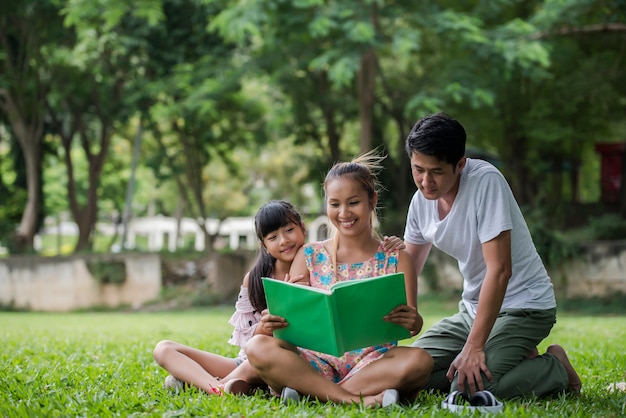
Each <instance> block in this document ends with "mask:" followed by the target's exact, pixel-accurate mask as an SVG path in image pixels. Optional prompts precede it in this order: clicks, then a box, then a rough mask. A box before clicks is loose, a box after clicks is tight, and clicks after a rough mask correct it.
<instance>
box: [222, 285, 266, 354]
mask: <svg viewBox="0 0 626 418" xmlns="http://www.w3.org/2000/svg"><path fill="white" fill-rule="evenodd" d="M260 321H261V312H257V311H256V310H255V309H254V307H253V306H252V303H251V302H250V298H249V297H248V288H247V287H243V286H241V289H239V296H238V297H237V302H236V303H235V313H234V314H233V316H231V317H230V319H229V321H228V323H229V324H231V325H232V326H233V327H235V329H234V330H233V333H232V335H231V336H230V339H229V340H228V343H229V344H232V345H238V346H239V347H243V346H244V345H245V344H246V342H248V340H249V339H250V338H252V336H253V335H254V330H255V328H256V325H257V324H258V323H259V322H260Z"/></svg>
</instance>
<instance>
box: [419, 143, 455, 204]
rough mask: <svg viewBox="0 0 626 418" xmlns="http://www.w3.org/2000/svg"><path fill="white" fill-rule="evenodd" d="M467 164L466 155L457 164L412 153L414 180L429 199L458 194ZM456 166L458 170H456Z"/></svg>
mask: <svg viewBox="0 0 626 418" xmlns="http://www.w3.org/2000/svg"><path fill="white" fill-rule="evenodd" d="M464 165H465V157H463V158H462V159H461V161H459V162H458V163H457V164H456V166H453V165H452V164H448V163H446V162H444V161H439V159H438V158H437V157H434V156H430V155H424V154H420V153H417V152H414V153H413V154H412V155H411V173H412V174H413V181H414V182H415V185H416V186H417V188H418V189H419V190H420V191H421V192H422V195H423V196H424V197H425V198H426V199H428V200H436V199H440V198H445V197H452V198H454V196H456V193H457V191H458V189H459V176H460V175H461V169H462V168H463V166H464ZM455 168H456V170H455Z"/></svg>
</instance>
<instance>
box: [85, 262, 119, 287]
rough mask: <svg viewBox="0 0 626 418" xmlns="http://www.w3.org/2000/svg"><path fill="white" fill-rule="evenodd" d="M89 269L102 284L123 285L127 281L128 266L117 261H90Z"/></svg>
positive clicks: (88, 263)
mask: <svg viewBox="0 0 626 418" xmlns="http://www.w3.org/2000/svg"><path fill="white" fill-rule="evenodd" d="M86 264H87V269H88V270H89V272H90V273H91V275H92V276H93V278H94V279H96V280H97V281H98V282H100V283H102V284H108V283H111V284H121V283H124V282H125V281H126V264H125V263H124V261H115V260H89V261H87V263H86Z"/></svg>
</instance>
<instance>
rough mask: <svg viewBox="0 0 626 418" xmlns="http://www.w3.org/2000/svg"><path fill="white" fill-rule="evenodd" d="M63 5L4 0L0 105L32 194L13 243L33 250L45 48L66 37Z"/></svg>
mask: <svg viewBox="0 0 626 418" xmlns="http://www.w3.org/2000/svg"><path fill="white" fill-rule="evenodd" d="M67 38H68V33H67V31H65V30H64V29H63V26H62V18H61V16H60V15H59V8H58V7H57V6H56V5H55V3H54V2H52V1H48V0H23V1H18V2H10V3H9V2H3V3H2V5H1V6H0V48H1V51H0V109H1V110H2V111H3V112H4V113H5V115H6V118H7V120H8V122H9V124H10V126H11V130H12V132H13V134H14V135H15V137H16V138H17V141H18V143H19V145H20V148H21V150H22V154H23V157H24V165H25V169H26V181H27V190H28V199H27V201H26V205H25V207H24V211H23V213H22V218H21V221H20V224H19V226H18V229H17V231H16V236H15V243H14V245H13V246H12V248H13V249H14V250H15V251H16V252H24V251H28V250H29V249H31V248H32V246H33V238H34V235H35V233H36V232H37V219H38V217H39V215H40V213H41V208H42V202H41V189H42V187H41V172H40V169H41V154H42V137H43V134H44V117H45V99H46V96H47V94H48V90H49V88H50V79H49V76H48V71H49V66H48V64H47V60H46V56H45V52H44V51H45V50H46V49H47V48H54V46H55V45H57V44H61V43H63V42H66V40H67Z"/></svg>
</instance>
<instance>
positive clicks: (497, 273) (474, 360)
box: [447, 231, 512, 394]
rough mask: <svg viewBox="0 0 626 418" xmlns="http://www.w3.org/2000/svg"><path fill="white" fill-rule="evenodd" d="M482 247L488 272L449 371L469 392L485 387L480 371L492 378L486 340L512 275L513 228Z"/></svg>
mask: <svg viewBox="0 0 626 418" xmlns="http://www.w3.org/2000/svg"><path fill="white" fill-rule="evenodd" d="M482 250H483V258H484V260H485V264H486V266H487V272H486V274H485V278H484V279H483V283H482V286H481V289H480V295H479V297H478V308H477V310H476V318H475V319H474V324H473V325H472V329H471V331H470V333H469V336H468V337H467V341H466V342H465V346H464V347H463V350H462V351H461V352H460V353H459V355H458V356H457V357H456V359H455V360H454V361H453V362H452V364H451V365H450V368H449V369H448V373H447V377H448V379H450V380H452V378H453V377H454V373H455V372H458V374H459V389H460V390H461V391H465V383H466V382H467V384H468V385H469V392H470V394H473V393H474V392H476V391H477V390H483V380H482V376H481V371H482V372H483V373H485V376H486V377H487V379H489V380H492V376H491V372H490V371H489V369H488V368H487V364H486V361H485V343H486V342H487V338H488V337H489V334H490V333H491V329H492V328H493V324H494V323H495V322H496V318H497V317H498V314H499V313H500V308H501V307H502V301H503V300H504V295H505V293H506V287H507V285H508V283H509V279H510V277H511V271H512V266H511V264H512V262H511V231H503V232H501V233H500V235H498V236H497V237H495V238H494V239H492V240H490V241H487V242H486V243H484V244H483V245H482Z"/></svg>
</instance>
